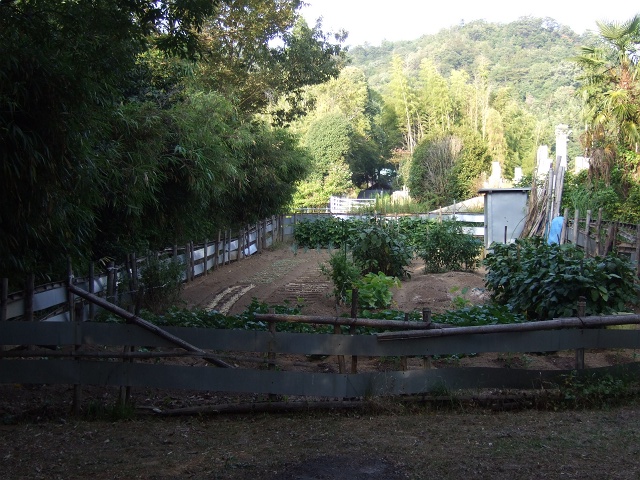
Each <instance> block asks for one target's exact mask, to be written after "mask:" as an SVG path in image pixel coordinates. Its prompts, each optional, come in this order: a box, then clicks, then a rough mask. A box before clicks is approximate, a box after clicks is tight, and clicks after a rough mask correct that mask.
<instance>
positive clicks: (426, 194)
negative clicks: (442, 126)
mask: <svg viewBox="0 0 640 480" xmlns="http://www.w3.org/2000/svg"><path fill="white" fill-rule="evenodd" d="M460 133H461V134H455V135H452V134H447V135H444V136H436V137H433V138H425V139H424V140H423V141H422V142H421V143H420V144H419V145H418V146H417V147H416V150H415V151H414V153H413V156H412V158H411V167H410V170H409V178H408V186H409V190H410V191H411V195H412V196H413V197H415V198H416V199H417V200H419V201H421V202H424V203H427V204H430V205H439V206H442V205H449V204H452V203H455V202H456V200H460V199H467V198H471V197H474V196H475V195H476V192H477V187H478V185H477V184H478V179H479V178H480V176H481V174H482V173H486V172H487V171H489V169H490V167H491V158H490V156H489V152H488V149H487V146H486V145H485V144H484V143H483V142H482V139H481V137H480V135H479V134H477V133H473V132H470V131H468V132H466V134H465V133H464V132H462V131H461V132H460Z"/></svg>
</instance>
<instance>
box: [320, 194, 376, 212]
mask: <svg viewBox="0 0 640 480" xmlns="http://www.w3.org/2000/svg"><path fill="white" fill-rule="evenodd" d="M375 203H376V199H375V198H343V197H333V196H332V197H330V198H329V211H330V212H331V213H351V212H353V211H354V210H357V209H358V208H362V207H368V206H370V205H375Z"/></svg>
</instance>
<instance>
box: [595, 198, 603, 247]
mask: <svg viewBox="0 0 640 480" xmlns="http://www.w3.org/2000/svg"><path fill="white" fill-rule="evenodd" d="M596 255H597V256H600V255H602V207H600V208H599V209H598V221H597V222H596Z"/></svg>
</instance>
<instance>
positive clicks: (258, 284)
mask: <svg viewBox="0 0 640 480" xmlns="http://www.w3.org/2000/svg"><path fill="white" fill-rule="evenodd" d="M329 256H330V252H329V251H328V250H297V251H294V250H293V249H292V248H291V247H290V246H287V245H280V246H279V247H277V248H274V249H269V250H266V251H264V252H263V253H260V254H256V255H253V256H252V257H249V258H247V259H244V260H241V261H239V262H234V263H232V264H230V265H225V266H223V267H221V268H219V269H217V270H215V271H212V272H210V273H209V275H207V276H203V277H200V278H199V279H198V280H196V281H195V282H193V283H191V284H189V285H187V286H186V287H185V290H184V293H183V299H184V301H185V302H186V304H187V306H188V307H190V308H193V307H197V308H205V309H215V310H219V311H222V312H224V313H230V314H238V313H241V312H242V311H244V310H245V309H246V307H247V305H249V303H250V302H251V299H252V298H254V297H255V298H257V299H258V300H261V301H264V302H267V303H269V304H271V305H277V304H283V303H284V302H285V301H289V302H291V303H293V304H295V303H296V302H299V301H302V303H303V304H304V305H305V306H304V308H303V313H304V314H307V315H334V314H335V313H336V305H335V299H334V298H333V297H332V296H331V292H332V290H333V285H332V283H331V281H330V280H329V279H328V278H327V277H326V276H324V275H323V274H322V272H321V271H320V264H321V263H326V262H327V261H328V259H329ZM409 271H410V273H411V278H410V279H405V280H403V281H402V286H401V287H400V288H399V289H397V290H396V291H395V292H394V305H393V307H394V308H396V309H398V310H403V311H407V312H409V311H413V310H422V309H423V308H430V309H431V310H432V312H434V313H440V312H443V311H444V310H446V309H449V308H452V306H453V302H454V300H456V301H458V302H460V301H466V302H472V303H479V302H482V301H483V300H484V295H483V294H484V274H483V272H481V271H480V272H449V273H443V274H429V275H427V274H425V273H424V271H423V265H422V263H421V261H419V260H416V261H414V262H413V263H412V265H411V266H410V267H409ZM343 311H346V309H344V308H342V309H340V310H339V313H342V312H343Z"/></svg>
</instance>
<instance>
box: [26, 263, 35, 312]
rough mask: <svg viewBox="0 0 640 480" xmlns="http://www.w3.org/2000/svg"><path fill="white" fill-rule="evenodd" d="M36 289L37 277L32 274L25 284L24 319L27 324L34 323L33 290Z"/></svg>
mask: <svg viewBox="0 0 640 480" xmlns="http://www.w3.org/2000/svg"><path fill="white" fill-rule="evenodd" d="M34 288H35V275H34V274H33V273H30V274H28V275H27V280H26V282H25V284H24V317H25V320H26V321H27V322H33V290H34Z"/></svg>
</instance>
